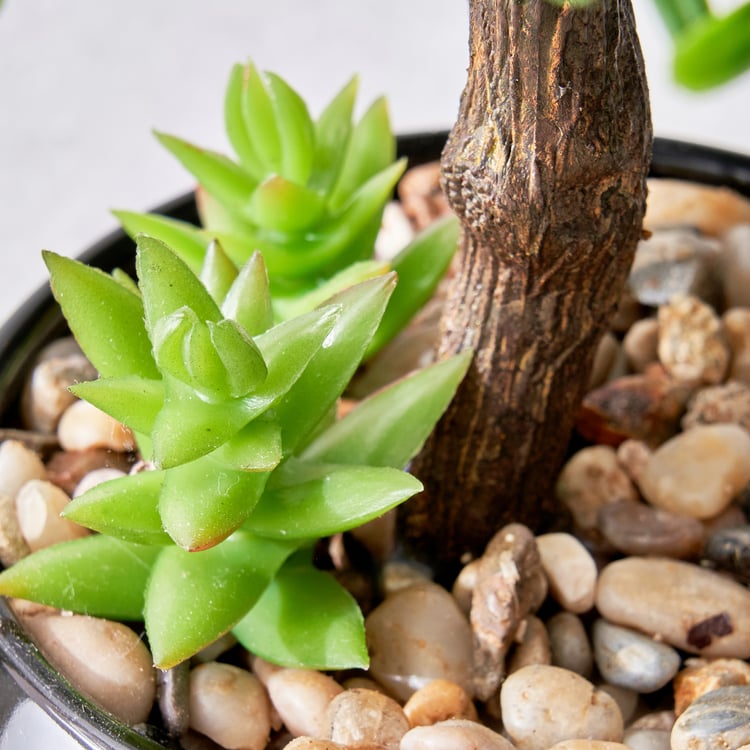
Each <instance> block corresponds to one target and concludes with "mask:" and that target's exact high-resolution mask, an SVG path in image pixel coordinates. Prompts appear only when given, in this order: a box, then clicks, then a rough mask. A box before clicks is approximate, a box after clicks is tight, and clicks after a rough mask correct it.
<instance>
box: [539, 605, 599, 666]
mask: <svg viewBox="0 0 750 750" xmlns="http://www.w3.org/2000/svg"><path fill="white" fill-rule="evenodd" d="M547 633H548V634H549V643H550V658H551V663H552V664H553V665H554V666H556V667H563V668H564V669H568V670H570V671H571V672H575V673H576V674H579V675H581V676H582V677H590V676H591V672H592V671H593V667H594V655H593V652H592V649H591V643H590V641H589V637H588V633H587V632H586V628H585V627H584V625H583V622H582V621H581V618H580V617H579V616H578V615H575V614H573V613H572V612H558V613H557V614H555V615H553V616H552V617H550V619H549V620H548V621H547Z"/></svg>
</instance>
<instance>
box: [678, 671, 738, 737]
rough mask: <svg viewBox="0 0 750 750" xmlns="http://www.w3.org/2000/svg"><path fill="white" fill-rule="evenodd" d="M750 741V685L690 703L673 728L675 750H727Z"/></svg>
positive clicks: (733, 687) (708, 695)
mask: <svg viewBox="0 0 750 750" xmlns="http://www.w3.org/2000/svg"><path fill="white" fill-rule="evenodd" d="M749 742H750V686H747V685H741V686H736V685H733V686H729V687H722V688H718V689H716V690H712V691H711V692H710V693H706V694H705V695H702V696H701V697H700V698H697V699H696V700H695V701H693V703H691V704H690V705H689V706H688V708H687V709H686V710H685V711H684V712H683V713H682V714H681V715H680V716H678V717H677V721H676V722H675V724H674V727H673V728H672V736H671V747H672V750H728V749H731V748H738V747H740V746H741V745H744V744H747V743H749Z"/></svg>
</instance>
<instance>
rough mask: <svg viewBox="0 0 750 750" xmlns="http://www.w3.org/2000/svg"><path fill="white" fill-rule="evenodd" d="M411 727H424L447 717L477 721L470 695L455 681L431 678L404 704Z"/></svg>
mask: <svg viewBox="0 0 750 750" xmlns="http://www.w3.org/2000/svg"><path fill="white" fill-rule="evenodd" d="M404 713H405V714H406V718H407V719H408V720H409V724H410V725H411V726H412V727H424V726H428V725H430V724H437V723H438V722H439V721H446V720H447V719H468V720H469V721H477V710H476V708H475V706H474V703H473V702H472V700H471V696H470V695H469V694H468V693H467V692H466V691H465V690H464V689H463V688H462V687H461V686H460V685H456V683H455V682H450V681H449V680H433V681H432V682H430V683H428V684H427V685H425V686H424V687H423V688H420V689H419V690H417V691H416V692H415V693H414V694H413V695H412V696H411V698H409V700H408V701H406V703H405V704H404Z"/></svg>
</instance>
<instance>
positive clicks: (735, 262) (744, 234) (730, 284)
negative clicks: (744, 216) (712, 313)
mask: <svg viewBox="0 0 750 750" xmlns="http://www.w3.org/2000/svg"><path fill="white" fill-rule="evenodd" d="M747 222H748V223H745V224H740V225H738V226H735V227H733V228H732V229H730V230H729V231H728V232H727V233H726V234H724V236H723V237H722V239H723V240H724V247H723V248H722V253H721V268H722V271H723V277H724V279H723V280H724V297H725V300H726V305H727V307H750V292H749V291H748V288H750V218H748V220H747Z"/></svg>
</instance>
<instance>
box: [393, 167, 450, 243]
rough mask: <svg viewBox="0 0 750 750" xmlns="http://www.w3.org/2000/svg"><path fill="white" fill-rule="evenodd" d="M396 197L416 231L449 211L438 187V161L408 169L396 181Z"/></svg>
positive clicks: (446, 201)
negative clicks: (397, 181)
mask: <svg viewBox="0 0 750 750" xmlns="http://www.w3.org/2000/svg"><path fill="white" fill-rule="evenodd" d="M398 197H399V200H400V201H401V204H402V205H403V207H404V211H405V212H406V215H407V216H408V217H409V219H410V220H411V222H412V224H413V225H414V228H415V229H416V230H417V231H419V230H421V229H424V228H425V227H427V226H429V225H430V224H432V222H433V221H435V220H436V219H439V218H440V217H441V216H445V215H447V214H449V213H451V209H450V205H449V204H448V200H447V199H446V197H445V194H444V193H443V191H442V189H441V187H440V164H439V163H438V162H430V163H428V164H422V165H417V166H416V167H412V168H411V169H409V170H408V172H406V174H404V176H403V177H402V178H401V180H400V181H399V183H398Z"/></svg>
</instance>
